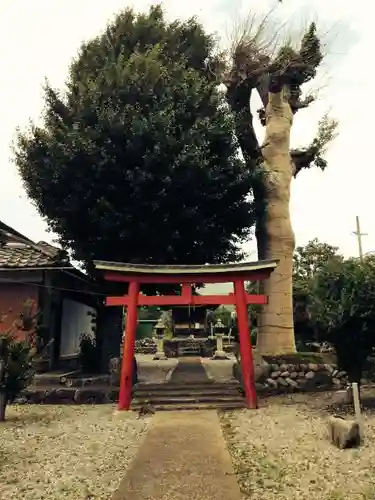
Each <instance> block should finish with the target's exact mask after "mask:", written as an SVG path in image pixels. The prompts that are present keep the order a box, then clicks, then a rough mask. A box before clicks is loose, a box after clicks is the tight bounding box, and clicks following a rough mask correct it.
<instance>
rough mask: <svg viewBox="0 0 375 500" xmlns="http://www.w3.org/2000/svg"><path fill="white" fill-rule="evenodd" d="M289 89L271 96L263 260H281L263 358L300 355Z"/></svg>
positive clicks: (272, 281)
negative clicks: (291, 205)
mask: <svg viewBox="0 0 375 500" xmlns="http://www.w3.org/2000/svg"><path fill="white" fill-rule="evenodd" d="M288 97H289V96H288V89H287V88H286V87H282V88H281V89H280V90H279V91H278V92H270V94H269V101H268V104H267V107H266V136H265V141H264V146H263V149H262V152H263V158H264V163H263V167H264V179H263V187H264V193H265V204H264V212H263V214H262V217H260V218H259V219H258V224H257V228H256V233H257V234H256V236H257V241H258V246H259V250H260V252H259V257H261V258H263V259H278V260H279V265H278V267H277V268H276V269H275V271H274V272H273V273H272V274H271V277H270V278H269V279H268V280H267V281H265V282H264V284H263V287H262V288H263V293H264V294H266V295H267V296H268V299H269V302H268V304H267V305H266V306H264V307H263V310H262V312H261V314H260V318H259V322H258V335H257V349H258V351H259V352H260V353H261V354H263V355H264V354H286V353H292V352H295V350H296V348H295V340H294V325H293V295H292V270H293V251H294V246H295V239H294V233H293V229H292V225H291V220H290V211H289V203H290V187H291V181H292V162H291V157H290V131H291V127H292V123H293V113H292V110H291V108H290V105H289V102H288Z"/></svg>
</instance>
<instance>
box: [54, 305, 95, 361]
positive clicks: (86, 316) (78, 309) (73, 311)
mask: <svg viewBox="0 0 375 500" xmlns="http://www.w3.org/2000/svg"><path fill="white" fill-rule="evenodd" d="M95 312H96V311H95V309H93V308H92V307H89V306H86V305H85V304H81V303H80V302H75V301H74V300H70V299H64V301H63V311H62V322H61V347H60V357H68V356H76V355H77V354H78V353H79V343H80V338H81V335H82V334H84V333H85V334H90V335H93V333H92V326H93V324H92V319H93V317H92V316H91V315H90V313H94V314H95Z"/></svg>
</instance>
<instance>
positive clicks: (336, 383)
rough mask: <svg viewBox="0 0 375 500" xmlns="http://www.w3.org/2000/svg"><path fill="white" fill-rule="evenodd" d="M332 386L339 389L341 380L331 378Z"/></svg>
mask: <svg viewBox="0 0 375 500" xmlns="http://www.w3.org/2000/svg"><path fill="white" fill-rule="evenodd" d="M332 384H333V385H335V386H337V387H339V386H340V385H341V380H340V379H338V378H336V377H333V378H332Z"/></svg>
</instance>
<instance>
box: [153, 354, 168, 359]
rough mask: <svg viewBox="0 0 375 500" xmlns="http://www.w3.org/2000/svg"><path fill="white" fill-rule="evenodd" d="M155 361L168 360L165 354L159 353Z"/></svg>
mask: <svg viewBox="0 0 375 500" xmlns="http://www.w3.org/2000/svg"><path fill="white" fill-rule="evenodd" d="M153 359H154V360H165V359H168V358H167V356H166V355H165V353H164V352H157V353H156V354H155V356H154V357H153Z"/></svg>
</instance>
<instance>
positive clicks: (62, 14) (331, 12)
mask: <svg viewBox="0 0 375 500" xmlns="http://www.w3.org/2000/svg"><path fill="white" fill-rule="evenodd" d="M151 3H157V2H150V1H147V0H139V1H134V2H127V1H125V0H123V1H121V0H106V1H105V2H104V1H97V2H93V1H92V0H32V1H30V0H1V3H0V60H1V64H2V71H1V77H0V98H1V107H0V110H1V113H0V127H1V133H0V168H1V182H0V220H2V221H3V222H5V223H6V224H8V225H10V226H13V227H14V228H15V229H17V230H18V231H20V232H22V233H24V234H25V235H26V236H28V237H30V238H32V239H34V240H42V239H43V240H46V241H50V242H51V241H52V240H53V235H51V234H48V233H47V232H46V229H47V228H46V225H45V224H44V222H43V221H42V220H41V218H40V216H39V215H38V214H37V212H36V210H35V209H34V208H33V207H32V206H31V204H30V202H29V201H28V200H27V198H26V196H25V193H24V191H23V188H22V185H21V182H20V179H19V177H18V175H17V173H16V170H15V167H14V165H13V164H12V162H11V152H10V144H11V142H12V140H13V139H14V133H15V129H16V127H17V126H20V127H21V128H24V127H26V126H27V124H28V121H29V120H30V119H32V120H36V119H38V118H39V117H40V114H41V112H42V106H43V102H42V90H41V86H42V84H43V81H44V79H45V77H47V78H48V79H49V80H50V82H51V83H52V85H54V86H56V87H62V86H63V84H64V80H65V78H66V76H67V72H68V67H69V63H70V61H71V59H72V57H74V56H75V55H76V53H77V49H78V48H79V46H80V43H81V42H82V41H83V40H86V39H89V38H91V37H92V36H95V35H97V34H98V33H100V31H101V30H103V28H104V27H105V25H106V23H107V21H108V19H110V18H111V17H112V16H113V15H114V14H115V13H116V12H118V11H119V10H121V9H123V8H125V7H126V6H129V5H133V6H134V7H135V8H136V9H137V10H144V9H145V8H147V6H148V5H150V4H151ZM203 5H204V7H203ZM369 5H370V2H368V0H357V1H356V2H353V1H351V0H330V1H327V0H283V2H282V3H281V4H280V3H279V2H278V1H277V0H205V2H202V1H201V0H199V1H198V0H190V1H188V2H186V3H185V2H179V1H178V0H167V1H165V2H164V7H165V9H166V11H167V13H168V16H169V17H171V18H176V17H178V18H186V17H187V16H191V15H197V16H198V17H199V18H200V19H201V20H202V21H203V23H204V24H205V26H206V27H207V29H208V30H210V31H213V32H217V33H218V35H219V36H220V37H221V38H223V39H225V38H226V37H227V35H228V33H230V27H231V24H233V20H234V19H236V18H239V17H241V16H245V15H247V14H248V13H249V9H250V7H251V8H252V9H253V10H254V9H255V10H256V11H258V12H260V13H261V12H267V11H268V10H269V9H270V8H272V7H276V10H275V12H274V16H276V17H277V18H279V19H280V20H282V21H283V22H285V21H287V22H291V23H292V24H293V26H295V27H298V26H299V25H301V24H306V22H308V21H310V20H312V19H314V20H317V21H318V24H320V26H321V29H322V32H324V33H325V37H324V40H325V41H326V42H327V43H328V49H329V52H330V57H329V58H328V60H327V62H326V64H325V67H324V71H323V72H322V75H321V76H320V78H319V80H318V82H317V84H316V85H317V87H320V86H322V87H323V89H322V90H321V92H320V96H319V100H318V102H317V103H316V104H315V105H313V106H312V107H311V109H309V110H307V111H301V112H300V113H299V114H298V115H297V117H296V119H295V123H294V126H293V134H292V141H293V146H300V145H303V144H305V143H307V142H308V141H309V140H310V139H311V138H312V137H313V135H314V131H315V130H316V124H317V122H318V120H319V118H320V116H321V115H322V114H323V113H324V112H325V111H327V110H329V109H330V110H331V113H332V115H333V116H334V117H335V118H337V119H338V120H339V122H340V135H339V137H338V138H337V139H336V140H335V142H334V143H333V144H332V145H331V146H330V148H329V151H328V154H327V159H328V162H329V167H328V169H327V170H326V171H325V172H320V171H317V170H312V171H306V172H302V173H301V174H300V175H299V177H298V179H297V180H296V181H294V183H293V189H292V203H291V212H292V219H293V226H294V231H295V234H296V240H297V244H305V243H307V242H308V241H309V240H310V239H312V238H314V237H318V238H319V239H320V240H323V241H327V242H329V243H332V244H335V245H337V246H339V248H340V250H341V251H342V252H343V253H344V254H345V255H347V256H349V255H357V253H358V246H357V241H356V238H355V236H353V234H352V231H353V230H354V229H355V216H356V215H359V217H360V220H361V226H362V231H363V232H366V233H368V236H366V237H364V238H363V247H364V251H365V252H368V251H375V227H374V224H373V213H372V210H373V207H374V204H375V191H374V186H373V182H374V180H375V175H373V173H372V169H373V168H375V165H374V159H373V157H372V154H371V146H372V143H373V141H374V138H373V137H372V136H373V121H372V118H373V117H372V113H374V112H375V109H374V102H375V101H374V99H373V98H372V97H373V96H372V91H373V89H372V87H373V82H372V78H369V75H370V74H371V72H372V67H371V61H372V59H373V49H372V46H373V44H374V40H375V36H374V26H373V20H372V16H371V15H370V13H369ZM338 16H340V17H338ZM256 106H257V102H256V101H254V102H253V103H252V107H254V108H255V109H256ZM259 133H262V131H260V132H259ZM370 135H371V137H370ZM254 249H255V242H250V243H249V245H248V250H249V251H250V252H252V251H254ZM253 256H254V254H253Z"/></svg>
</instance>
